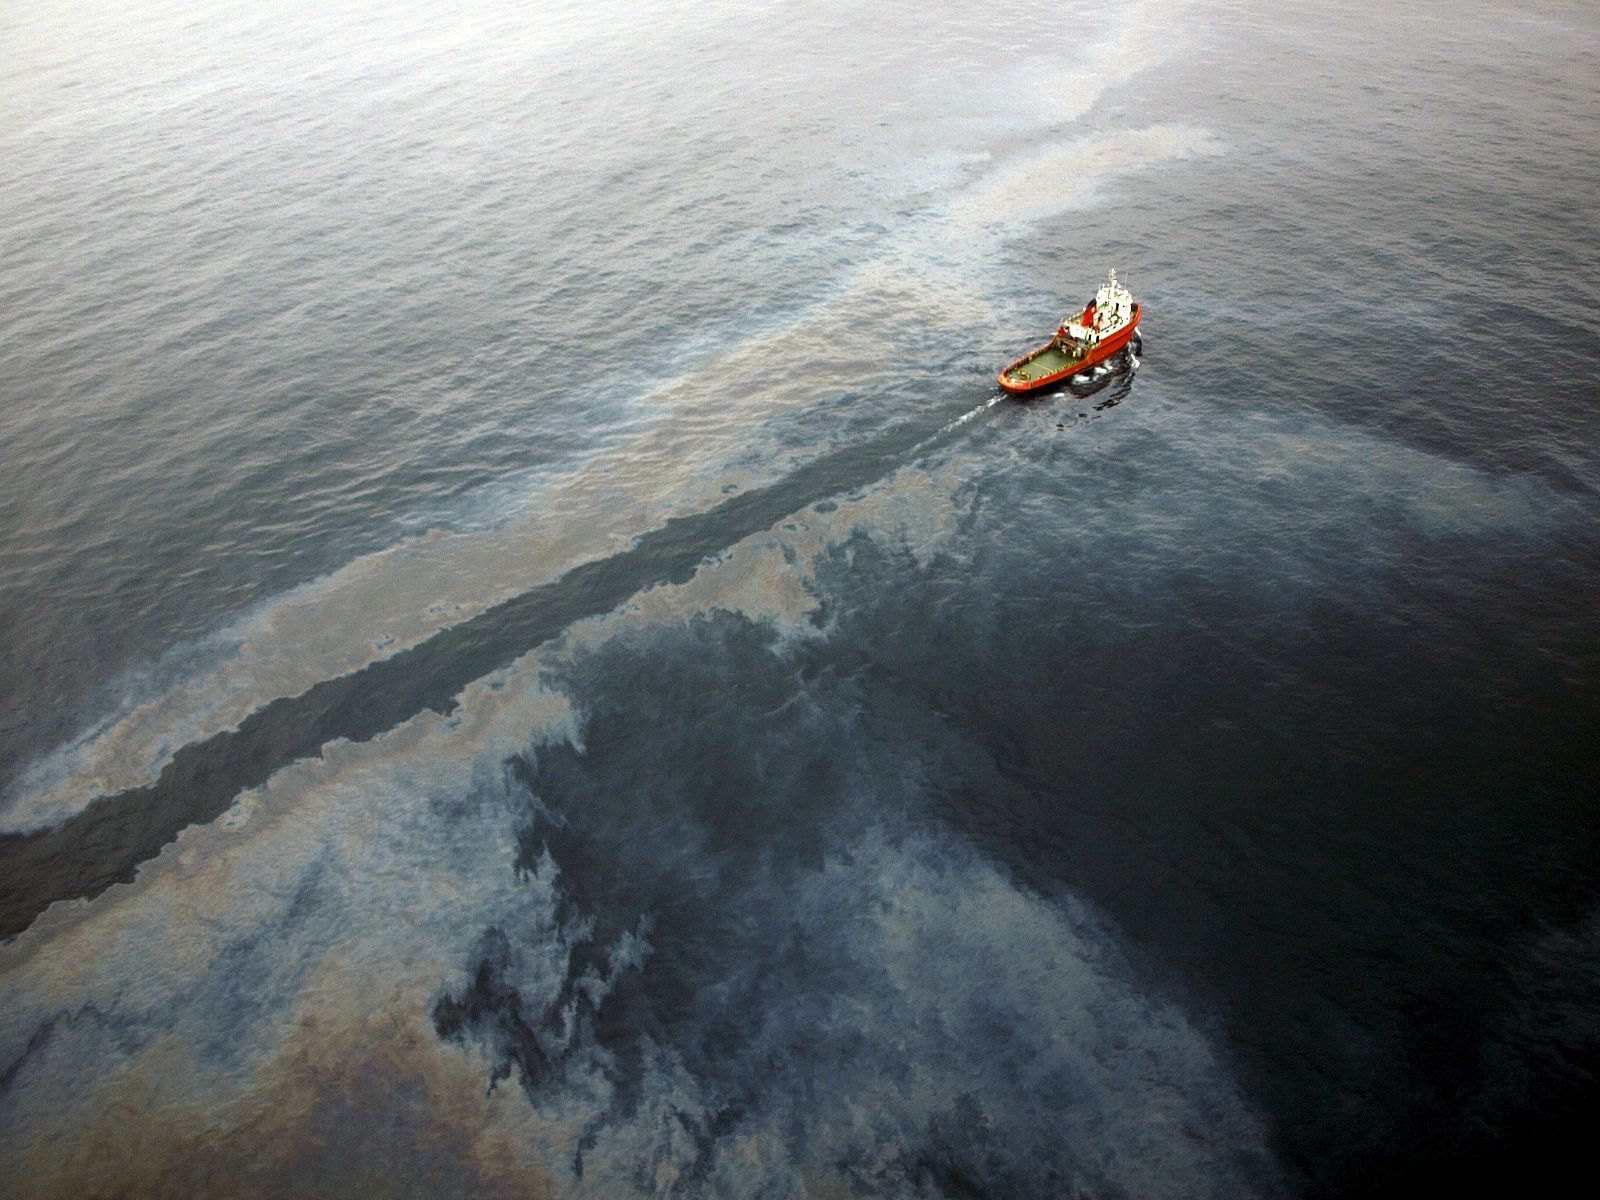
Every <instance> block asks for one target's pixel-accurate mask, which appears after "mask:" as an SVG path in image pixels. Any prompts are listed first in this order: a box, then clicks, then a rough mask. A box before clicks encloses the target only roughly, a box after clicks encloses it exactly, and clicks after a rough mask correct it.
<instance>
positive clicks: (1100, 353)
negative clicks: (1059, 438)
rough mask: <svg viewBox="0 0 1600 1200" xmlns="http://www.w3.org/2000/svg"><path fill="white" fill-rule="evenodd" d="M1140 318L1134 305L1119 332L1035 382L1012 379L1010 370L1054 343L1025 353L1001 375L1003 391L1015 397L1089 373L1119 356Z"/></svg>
mask: <svg viewBox="0 0 1600 1200" xmlns="http://www.w3.org/2000/svg"><path fill="white" fill-rule="evenodd" d="M1142 316H1144V308H1143V307H1142V306H1141V305H1139V304H1135V305H1134V306H1133V315H1132V319H1131V320H1130V321H1129V322H1128V325H1127V328H1125V329H1119V330H1117V332H1116V333H1114V334H1112V335H1111V336H1110V337H1108V338H1106V339H1105V340H1104V341H1102V342H1097V343H1096V344H1095V346H1094V348H1093V349H1092V350H1090V351H1089V353H1088V354H1086V355H1084V356H1083V357H1082V358H1080V359H1077V360H1075V361H1074V362H1072V363H1070V364H1068V365H1067V366H1065V367H1063V368H1062V369H1061V370H1059V371H1055V372H1052V373H1050V374H1047V375H1041V376H1039V377H1038V378H1036V379H1020V378H1014V377H1013V376H1012V374H1011V373H1012V372H1013V371H1015V370H1016V369H1017V368H1018V367H1020V366H1023V365H1025V364H1026V363H1028V362H1029V361H1031V360H1032V359H1035V358H1037V357H1038V356H1039V355H1041V354H1043V353H1044V352H1045V351H1047V350H1049V349H1050V346H1053V345H1054V344H1055V343H1054V342H1051V343H1050V344H1049V345H1044V346H1040V347H1039V348H1038V349H1037V350H1031V351H1029V352H1028V353H1027V354H1024V355H1023V356H1022V357H1021V358H1019V359H1017V361H1016V362H1014V363H1012V364H1011V365H1010V366H1009V367H1007V368H1006V369H1005V370H1004V371H1001V372H1000V375H999V379H1000V386H1001V387H1003V388H1005V390H1006V391H1008V392H1012V393H1016V394H1021V393H1023V392H1036V391H1038V390H1039V389H1040V388H1047V387H1051V386H1053V385H1055V384H1058V383H1060V382H1061V381H1062V380H1064V379H1071V378H1072V377H1073V376H1074V375H1076V374H1078V373H1079V372H1080V371H1087V370H1090V369H1091V368H1093V367H1095V366H1097V365H1098V364H1100V363H1103V362H1105V360H1106V359H1108V358H1110V357H1111V356H1112V355H1114V354H1116V353H1118V352H1119V351H1120V350H1121V349H1122V348H1123V347H1124V346H1126V345H1127V344H1128V343H1129V342H1130V341H1131V340H1132V339H1133V333H1134V330H1136V329H1138V328H1139V319H1140V318H1141V317H1142Z"/></svg>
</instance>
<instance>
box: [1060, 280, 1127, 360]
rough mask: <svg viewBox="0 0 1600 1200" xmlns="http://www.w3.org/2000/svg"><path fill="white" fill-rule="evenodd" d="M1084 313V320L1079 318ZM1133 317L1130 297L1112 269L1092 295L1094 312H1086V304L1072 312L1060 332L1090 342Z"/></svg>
mask: <svg viewBox="0 0 1600 1200" xmlns="http://www.w3.org/2000/svg"><path fill="white" fill-rule="evenodd" d="M1086 314H1087V315H1088V317H1089V319H1088V320H1087V321H1080V320H1078V318H1079V317H1082V316H1085V315H1086ZM1132 317H1133V296H1132V294H1131V293H1130V292H1129V291H1128V289H1127V288H1125V287H1123V286H1122V284H1121V283H1120V282H1119V281H1118V280H1117V272H1116V269H1115V268H1112V270H1111V273H1110V275H1109V276H1108V277H1107V278H1106V281H1105V282H1104V283H1102V284H1101V285H1100V290H1099V291H1097V292H1096V293H1095V294H1094V311H1093V313H1089V312H1088V306H1087V305H1086V306H1085V311H1084V312H1083V313H1073V314H1072V315H1071V316H1069V317H1068V318H1067V319H1066V320H1065V321H1063V322H1062V323H1061V335H1062V336H1063V337H1065V338H1068V339H1070V340H1072V341H1075V342H1088V343H1091V344H1092V343H1094V342H1097V341H1099V340H1100V339H1101V338H1103V337H1105V336H1106V335H1107V334H1109V333H1114V332H1116V331H1117V330H1118V329H1121V328H1122V327H1123V326H1124V325H1126V324H1127V323H1128V321H1129V320H1130V319H1131V318H1132Z"/></svg>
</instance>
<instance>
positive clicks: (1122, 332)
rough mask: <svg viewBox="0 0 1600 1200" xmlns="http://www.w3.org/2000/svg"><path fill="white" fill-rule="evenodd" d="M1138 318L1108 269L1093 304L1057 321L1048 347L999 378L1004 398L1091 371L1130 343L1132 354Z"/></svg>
mask: <svg viewBox="0 0 1600 1200" xmlns="http://www.w3.org/2000/svg"><path fill="white" fill-rule="evenodd" d="M1142 315H1143V310H1142V309H1141V308H1140V306H1139V302H1138V301H1137V300H1135V299H1134V298H1133V296H1132V295H1130V294H1129V292H1128V289H1127V288H1125V287H1123V286H1122V284H1121V283H1120V282H1119V281H1118V280H1117V272H1116V271H1115V270H1114V269H1113V270H1112V271H1111V273H1110V275H1109V277H1108V278H1107V279H1106V281H1105V283H1103V284H1101V285H1100V290H1099V291H1097V292H1096V293H1095V294H1094V299H1093V300H1090V301H1089V303H1087V304H1085V305H1084V306H1083V307H1082V308H1081V309H1079V310H1078V311H1077V312H1075V313H1073V314H1072V315H1071V316H1069V317H1067V318H1066V319H1065V320H1064V321H1062V322H1061V325H1060V327H1059V328H1057V329H1056V334H1055V336H1054V337H1053V338H1051V339H1050V341H1049V343H1048V344H1047V345H1044V346H1040V347H1039V348H1038V349H1037V350H1034V351H1031V352H1030V353H1028V354H1024V355H1023V356H1022V357H1021V358H1019V359H1017V361H1016V362H1014V363H1012V364H1011V365H1010V366H1009V367H1007V368H1006V369H1005V370H1004V371H1001V372H1000V386H1001V387H1003V388H1005V390H1006V391H1008V392H1036V391H1038V390H1039V389H1040V388H1047V387H1050V386H1052V385H1053V384H1057V383H1061V382H1062V381H1063V380H1067V379H1071V378H1072V377H1073V376H1074V375H1078V374H1081V373H1082V372H1084V371H1091V370H1093V369H1094V368H1095V367H1096V366H1098V365H1099V364H1100V363H1103V362H1105V360H1106V359H1108V358H1111V357H1113V356H1114V355H1116V354H1119V353H1121V352H1122V350H1123V349H1125V348H1126V347H1127V346H1128V345H1129V343H1130V342H1131V343H1133V345H1134V349H1135V350H1137V349H1138V340H1137V339H1138V337H1139V334H1138V332H1137V331H1138V328H1139V318H1140V316H1142Z"/></svg>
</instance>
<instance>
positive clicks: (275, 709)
mask: <svg viewBox="0 0 1600 1200" xmlns="http://www.w3.org/2000/svg"><path fill="white" fill-rule="evenodd" d="M957 412H959V410H955V411H953V410H952V409H950V408H948V407H942V408H941V409H940V410H939V411H938V412H937V413H934V414H930V415H928V416H924V417H923V418H921V419H919V420H917V421H910V422H906V423H904V424H902V425H898V426H896V427H895V428H893V429H891V430H889V431H888V432H886V433H884V434H881V435H879V436H878V437H876V438H873V439H871V440H870V441H867V442H863V443H861V444H859V445H855V446H851V447H848V448H846V449H843V450H839V451H836V452H834V453H832V454H828V455H825V456H824V457H822V458H819V459H817V460H815V461H813V462H811V463H808V464H806V465H804V466H801V467H799V468H797V469H795V470H794V471H792V472H791V473H790V474H788V475H787V476H785V477H784V478H783V479H781V480H779V481H778V482H776V483H774V484H771V485H769V486H767V487H763V488H756V489H752V490H750V491H748V492H744V493H741V494H739V495H735V496H732V497H730V498H729V499H728V500H726V501H724V502H723V503H721V504H719V505H718V506H717V507H716V508H713V509H710V510H709V511H706V512H703V513H696V514H692V515H689V516H683V517H674V518H672V519H670V520H668V521H667V522H666V523H665V524H664V525H662V526H661V528H659V529H655V530H652V531H650V532H649V533H646V534H644V535H643V536H641V537H640V538H639V540H638V541H637V542H635V543H634V544H633V546H631V547H630V548H629V549H627V550H624V551H621V552H620V553H618V554H615V555H612V556H611V557H609V558H604V559H598V560H596V561H594V562H588V563H584V564H583V565H581V566H578V567H574V568H573V569H572V570H570V571H568V572H567V573H566V574H565V575H563V576H561V578H559V579H557V580H554V581H553V582H551V583H547V584H544V585H542V586H540V587H536V588H534V589H532V590H531V591H527V592H524V593H523V594H522V595H520V596H516V597H514V598H513V599H511V600H507V601H505V602H504V603H502V604H499V605H497V606H496V607H494V608H491V609H489V610H487V611H486V612H483V613H481V614H479V615H478V616H477V617H474V618H472V619H471V620H468V621H465V622H463V623H462V624H460V625H457V626H453V627H451V628H449V629H446V630H444V631H442V632H440V633H438V634H435V635H434V636H433V637H432V638H430V639H429V640H427V641H426V642H423V643H421V644H420V645H418V646H415V647H413V648H411V649H409V650H405V651H402V652H401V653H399V654H396V655H395V656H394V657H392V658H388V659H384V660H382V661H379V662H375V663H372V664H370V665H369V666H367V667H364V668H363V669H361V670H359V671H356V672H353V673H352V674H349V675H342V676H339V677H338V678H335V679H329V680H325V681H323V682H322V683H319V684H316V685H315V686H313V687H312V688H311V689H310V690H308V691H305V692H302V693H301V694H300V695H298V696H293V697H284V698H280V699H277V700H274V701H272V702H271V703H269V704H267V705H265V706H264V707H262V708H259V709H257V710H256V711H255V712H253V713H252V714H251V715H250V716H249V717H247V718H245V720H244V721H242V722H241V723H240V724H239V726H238V728H237V729H232V730H228V731H226V732H223V733H218V734H216V735H214V736H212V737H210V738H207V739H206V740H205V741H202V742H194V743H191V744H189V745H187V746H185V747H183V748H182V749H181V750H179V751H178V752H177V753H176V754H174V755H173V757H172V761H171V762H170V763H168V764H167V766H166V768H165V769H164V770H163V771H162V772H161V775H160V776H159V777H158V778H157V779H156V781H155V782H154V783H152V784H148V785H146V786H144V787H139V788H130V789H128V790H126V791H122V792H118V793H116V794H114V795H110V796H101V797H98V798H97V799H95V800H94V801H92V802H91V803H90V804H89V805H88V807H86V808H85V809H83V810H82V811H81V812H79V813H78V814H77V815H75V816H73V817H71V818H70V819H68V820H67V821H65V822H63V823H62V824H60V825H57V826H55V827H53V828H50V829H45V830H39V831H36V832H33V833H28V834H8V835H4V836H0V939H3V938H11V937H14V936H15V935H16V934H18V933H20V932H21V931H23V930H24V929H26V928H27V927H28V926H29V925H30V924H32V922H33V920H34V918H35V917H37V916H38V915H39V914H40V913H41V912H43V911H44V910H45V909H46V908H47V907H49V905H51V904H53V903H55V902H56V901H59V900H70V899H73V898H76V897H84V898H93V897H95V896H98V895H99V894H100V893H101V892H103V891H105V889H106V888H108V887H110V886H111V885H112V884H115V883H126V882H129V881H131V880H132V879H133V878H134V875H135V873H136V872H137V870H138V867H139V864H140V863H142V862H145V861H146V860H148V859H150V858H153V857H155V855H157V854H158V853H159V852H160V851H161V848H162V847H163V846H165V845H166V844H167V843H168V842H170V841H172V840H173V839H174V838H175V837H177V835H178V833H179V832H180V831H181V830H183V829H184V828H186V827H187V826H189V825H194V824H200V823H205V822H209V821H212V820H214V819H215V818H216V817H218V816H219V815H221V814H222V813H223V812H224V811H226V810H227V808H228V807H229V806H230V805H231V804H232V803H233V800H234V797H236V796H237V795H238V794H239V793H240V792H242V791H245V790H247V789H249V788H253V787H257V786H259V785H260V784H262V783H264V782H266V780H267V779H268V778H270V777H271V776H272V775H273V774H275V773H276V772H277V771H279V770H281V769H282V768H283V767H286V766H288V765H289V764H290V763H293V762H295V761H296V760H298V759H303V758H313V757H316V756H317V755H318V754H319V753H320V752H321V749H322V747H323V746H325V745H326V744H327V743H329V742H331V741H334V740H337V739H340V738H343V739H345V740H348V741H351V742H364V741H367V740H368V739H370V738H373V737H375V736H377V735H378V734H380V733H383V732H384V731H386V730H389V729H393V728H394V727H395V726H397V725H399V724H400V723H401V722H403V721H406V720H408V719H409V718H411V717H414V716H416V715H417V714H418V713H420V712H422V711H424V710H432V711H434V712H436V713H440V714H446V713H449V712H450V711H452V710H453V709H454V708H455V706H456V701H457V697H458V695H459V693H460V692H461V690H462V689H463V688H465V687H466V686H467V685H468V684H469V683H471V682H472V681H473V680H475V679H481V678H482V677H483V676H485V675H487V674H489V673H490V672H492V671H494V670H495V669H496V668H498V667H500V666H503V665H504V664H506V663H508V662H511V661H513V660H514V659H516V658H518V657H520V656H522V655H523V654H526V653H527V652H528V651H530V650H532V649H533V648H534V647H536V646H538V645H540V644H542V643H544V642H546V641H549V640H550V639H551V638H553V637H555V636H556V635H557V634H559V633H560V632H561V631H562V630H564V629H566V628H567V627H568V626H570V625H572V624H573V623H574V622H576V621H579V620H581V619H583V618H585V617H592V616H598V615H600V614H603V613H607V612H610V611H611V610H612V609H614V608H616V607H617V606H618V605H619V604H621V603H622V602H623V601H624V600H626V599H627V598H628V597H630V596H632V595H635V594H636V593H638V592H640V591H642V590H644V589H646V588H648V587H651V586H655V585H658V584H664V583H682V582H684V581H686V580H688V579H689V578H690V577H691V576H692V575H693V574H694V572H695V571H696V569H698V567H699V566H700V564H701V563H703V562H704V561H705V560H706V559H707V558H708V557H710V556H712V555H714V554H717V553H719V552H720V551H722V550H725V549H726V548H728V547H729V546H731V545H733V544H734V543H735V542H738V541H739V540H740V539H742V538H745V537H748V536H749V535H751V534H753V533H759V532H760V531H761V530H763V529H767V528H769V527H771V526H772V525H773V524H775V523H776V522H777V521H779V520H780V519H782V518H783V517H785V516H788V515H789V514H791V513H794V512H796V511H798V510H799V509H802V508H805V507H807V506H808V505H810V504H813V503H816V502H817V501H819V500H822V499H824V498H826V497H828V496H832V495H836V494H839V493H841V492H848V491H851V490H853V489H856V488H860V487H864V486H866V485H868V484H871V483H873V482H875V481H877V480H879V479H881V478H883V477H884V476H886V475H888V474H890V473H891V472H893V471H894V470H896V469H898V468H899V467H901V466H904V465H906V463H908V462H910V461H913V460H914V459H915V458H916V457H917V456H919V455H921V454H924V453H926V452H929V451H932V450H935V449H937V448H939V447H940V446H942V445H944V444H947V443H948V442H950V441H951V440H953V439H954V437H955V436H956V435H957V434H958V433H959V432H962V429H963V427H964V426H965V425H966V424H967V423H966V422H962V423H959V424H957V423H954V422H953V417H954V416H955V415H957Z"/></svg>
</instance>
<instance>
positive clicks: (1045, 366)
mask: <svg viewBox="0 0 1600 1200" xmlns="http://www.w3.org/2000/svg"><path fill="white" fill-rule="evenodd" d="M1082 361H1083V356H1082V355H1080V354H1067V353H1066V352H1065V351H1063V350H1062V349H1061V347H1060V346H1058V345H1057V344H1056V343H1055V342H1051V343H1050V344H1049V345H1048V346H1045V347H1044V348H1043V349H1040V350H1035V351H1034V352H1033V353H1032V354H1030V355H1029V356H1028V357H1027V358H1025V359H1024V360H1023V361H1022V362H1020V363H1018V364H1017V365H1016V366H1014V367H1012V368H1011V369H1010V370H1009V371H1007V372H1006V374H1007V375H1008V376H1009V377H1010V378H1012V379H1017V380H1021V381H1022V382H1023V383H1027V382H1029V381H1031V380H1034V379H1043V378H1045V377H1046V376H1047V375H1056V374H1059V373H1060V372H1062V371H1065V370H1067V369H1068V368H1069V367H1072V366H1075V365H1077V364H1078V363H1080V362H1082Z"/></svg>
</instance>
